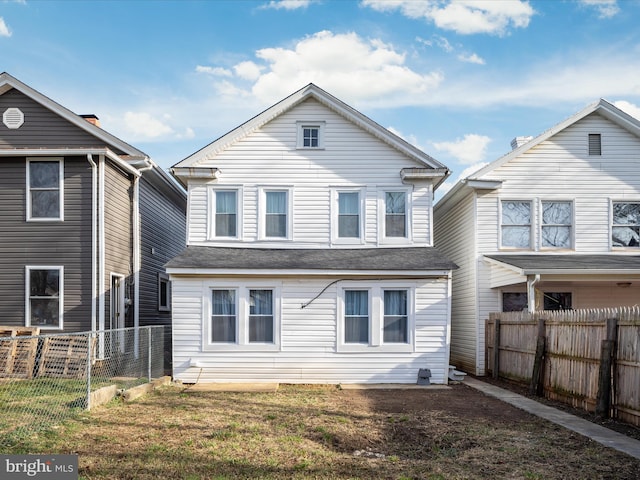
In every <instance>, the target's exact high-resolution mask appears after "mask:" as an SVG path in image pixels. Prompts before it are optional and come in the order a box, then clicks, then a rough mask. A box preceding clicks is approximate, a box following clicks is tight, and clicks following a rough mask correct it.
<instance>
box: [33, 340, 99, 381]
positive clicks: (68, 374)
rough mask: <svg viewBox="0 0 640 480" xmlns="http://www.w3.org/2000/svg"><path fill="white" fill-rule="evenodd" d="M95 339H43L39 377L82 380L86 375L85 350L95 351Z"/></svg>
mask: <svg viewBox="0 0 640 480" xmlns="http://www.w3.org/2000/svg"><path fill="white" fill-rule="evenodd" d="M95 344H96V339H95V338H87V336H86V335H73V336H68V337H66V336H62V337H47V338H45V339H44V344H43V346H42V353H41V355H40V364H39V366H38V374H37V375H38V376H39V377H55V378H83V377H85V376H86V375H87V348H88V347H89V345H91V351H92V352H94V351H95Z"/></svg>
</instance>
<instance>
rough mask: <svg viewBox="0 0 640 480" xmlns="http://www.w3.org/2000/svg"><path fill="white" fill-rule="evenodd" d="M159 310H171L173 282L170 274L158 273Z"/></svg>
mask: <svg viewBox="0 0 640 480" xmlns="http://www.w3.org/2000/svg"><path fill="white" fill-rule="evenodd" d="M158 310H159V311H160V312H170V311H171V282H170V281H169V275H167V274H165V273H159V274H158Z"/></svg>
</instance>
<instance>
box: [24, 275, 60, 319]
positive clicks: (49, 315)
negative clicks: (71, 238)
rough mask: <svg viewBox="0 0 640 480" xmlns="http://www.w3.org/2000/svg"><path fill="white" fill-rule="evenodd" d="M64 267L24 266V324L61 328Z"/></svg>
mask: <svg viewBox="0 0 640 480" xmlns="http://www.w3.org/2000/svg"><path fill="white" fill-rule="evenodd" d="M63 284H64V267H61V266H60V267H49V266H47V267H39V266H27V267H26V289H25V290H26V301H25V304H26V305H25V311H26V322H25V324H26V326H27V327H40V328H55V329H62V319H63V314H62V312H63V291H64V288H63Z"/></svg>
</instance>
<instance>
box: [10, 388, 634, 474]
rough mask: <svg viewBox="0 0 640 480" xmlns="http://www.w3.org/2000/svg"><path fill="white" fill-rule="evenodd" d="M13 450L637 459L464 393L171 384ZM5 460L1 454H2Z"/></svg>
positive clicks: (164, 463)
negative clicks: (211, 388) (228, 389)
mask: <svg viewBox="0 0 640 480" xmlns="http://www.w3.org/2000/svg"><path fill="white" fill-rule="evenodd" d="M13 452H21V453H25V452H31V453H78V455H79V463H80V475H81V478H85V479H157V478H162V479H227V478H229V479H231V478H234V479H236V478H260V479H297V478H299V479H306V478H318V479H320V478H322V479H356V478H362V479H374V478H375V479H378V478H380V479H383V478H388V479H463V478H464V479H475V478H491V479H496V478H516V479H563V480H565V479H600V478H602V479H625V478H637V472H638V471H640V461H638V460H635V459H633V458H631V457H628V456H626V455H624V454H622V453H618V452H616V451H614V450H611V449H607V448H604V447H603V446H601V445H600V444H597V443H594V442H592V441H591V440H589V439H586V438H584V437H582V436H580V435H577V434H574V433H572V432H569V431H567V430H564V429H562V428H561V427H557V426H555V425H553V424H550V423H548V422H546V421H543V420H540V419H538V418H535V417H532V416H530V415H528V414H526V413H524V412H522V411H520V410H517V409H515V408H512V407H510V406H508V405H506V404H503V403H501V402H500V401H498V400H495V399H493V398H489V397H486V396H484V395H482V394H481V393H479V392H477V391H475V390H473V389H471V388H469V387H466V386H464V385H454V386H452V387H451V388H450V389H446V390H435V389H433V390H430V389H422V390H341V389H338V388H336V387H332V386H284V387H281V388H280V390H278V392H276V393H224V392H188V391H187V392H184V391H182V390H181V389H179V388H176V387H168V388H164V389H161V390H159V391H157V392H156V393H154V394H152V395H149V396H147V397H144V398H142V399H140V400H138V401H136V402H133V403H130V404H122V403H118V402H112V403H111V404H109V405H107V406H105V407H101V408H98V409H96V410H94V411H92V412H91V413H90V414H85V415H83V416H82V417H81V418H80V419H79V420H77V421H74V422H72V423H68V424H66V425H65V426H63V427H61V428H59V429H57V430H56V431H55V432H54V433H50V434H48V435H40V436H39V437H36V438H31V439H30V440H29V441H28V442H27V443H24V444H22V445H21V446H20V447H16V448H15V449H14V450H13ZM6 453H9V452H6Z"/></svg>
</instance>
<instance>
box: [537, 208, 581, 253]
mask: <svg viewBox="0 0 640 480" xmlns="http://www.w3.org/2000/svg"><path fill="white" fill-rule="evenodd" d="M545 203H569V204H570V205H571V224H569V225H568V227H569V229H570V234H569V245H568V246H566V247H554V246H544V245H542V230H543V227H562V226H565V227H566V226H567V225H559V224H557V225H556V224H553V225H552V224H545V223H543V222H544V210H543V208H544V205H543V204H545ZM538 208H539V211H540V215H538V218H539V219H540V221H539V222H538V223H539V225H538V229H537V230H538V238H539V239H540V240H539V245H540V250H541V251H542V250H574V249H575V241H576V239H575V231H576V205H575V201H574V200H568V199H560V198H554V199H548V198H541V199H540V200H539V202H538ZM532 219H533V216H532Z"/></svg>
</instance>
